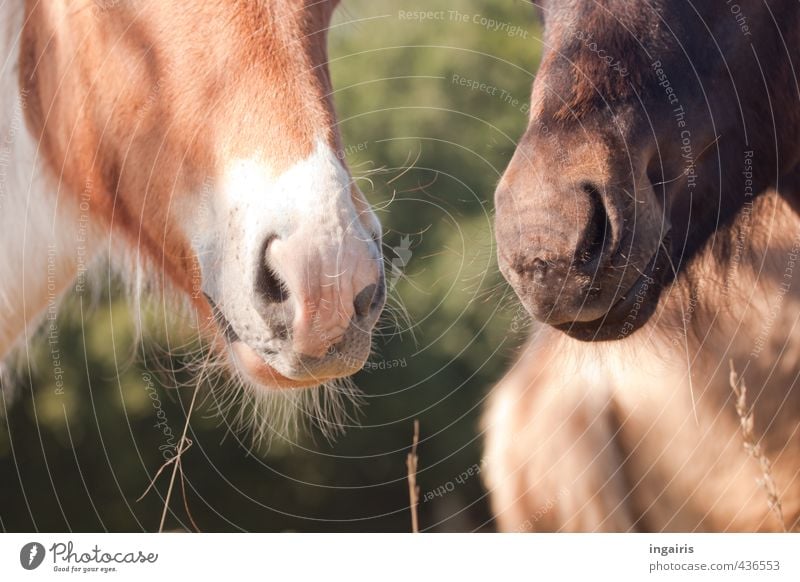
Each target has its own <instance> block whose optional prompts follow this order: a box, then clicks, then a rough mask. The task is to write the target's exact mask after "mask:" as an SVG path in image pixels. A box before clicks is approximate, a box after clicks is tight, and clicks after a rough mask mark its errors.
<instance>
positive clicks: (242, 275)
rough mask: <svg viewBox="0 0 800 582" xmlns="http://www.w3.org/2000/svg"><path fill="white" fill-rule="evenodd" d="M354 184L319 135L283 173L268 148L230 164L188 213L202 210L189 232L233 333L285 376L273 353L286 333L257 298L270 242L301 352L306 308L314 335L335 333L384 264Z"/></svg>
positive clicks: (205, 284)
mask: <svg viewBox="0 0 800 582" xmlns="http://www.w3.org/2000/svg"><path fill="white" fill-rule="evenodd" d="M351 187H352V179H351V178H350V175H349V174H348V172H347V171H346V170H345V168H344V167H343V165H342V163H341V162H340V161H339V160H338V159H337V158H336V156H335V154H334V152H333V151H332V150H331V149H330V148H329V147H328V146H327V144H325V143H324V142H323V141H322V140H318V142H317V144H316V147H315V149H314V151H313V153H312V154H311V155H310V156H309V157H308V158H307V159H305V160H301V161H299V162H297V163H296V164H294V165H293V166H291V167H290V168H289V169H288V170H286V171H285V172H283V173H281V174H280V175H275V173H274V172H273V171H272V170H271V168H270V165H269V163H268V161H267V158H266V157H265V156H262V155H254V156H253V157H251V158H248V159H240V160H233V161H231V162H230V163H229V165H228V168H227V170H226V171H225V172H224V175H223V176H222V178H221V179H220V180H219V183H218V184H216V185H214V186H213V187H212V188H209V189H208V191H207V192H206V193H205V195H204V196H203V197H202V200H201V202H200V203H196V202H193V209H192V210H191V211H190V213H189V214H194V216H195V217H196V218H195V219H193V220H191V222H192V224H190V225H189V237H190V241H191V243H192V246H193V248H194V251H195V252H196V253H197V255H198V257H199V258H200V263H201V268H202V291H203V292H205V293H206V294H208V295H209V296H210V297H211V298H212V299H213V300H214V302H215V303H216V304H217V305H218V307H219V308H220V310H221V311H222V313H223V314H224V315H225V317H226V318H227V319H228V321H229V322H230V324H231V326H232V327H233V328H234V330H235V331H236V332H237V334H238V335H239V336H240V337H241V338H242V339H243V340H244V341H245V342H246V343H248V345H250V347H252V348H253V349H254V350H256V351H257V352H259V354H260V355H262V356H263V357H264V359H265V360H267V361H268V363H269V364H270V365H272V366H273V367H274V368H275V369H277V370H278V371H279V372H281V373H282V374H284V375H289V376H290V375H292V370H291V369H290V368H291V366H290V364H289V363H287V361H286V360H285V358H284V357H282V355H278V356H270V355H269V354H268V353H267V351H268V350H270V349H278V347H279V344H280V341H281V340H280V339H279V338H276V337H275V336H274V333H273V331H272V330H271V329H270V326H269V325H268V322H266V321H264V319H263V317H262V316H261V315H259V313H258V312H257V310H256V305H255V301H254V299H253V295H254V293H255V289H256V277H257V274H258V268H259V267H258V266H259V265H260V264H263V262H264V256H262V255H261V253H262V251H263V249H264V243H265V241H266V240H267V239H268V238H269V237H272V236H275V237H276V239H275V242H274V243H273V244H272V246H271V247H270V250H269V252H268V253H267V254H268V256H269V263H270V266H271V267H272V268H273V270H274V271H275V272H276V273H277V274H278V275H279V276H280V278H281V279H282V280H283V281H284V282H285V283H286V284H287V286H288V287H289V291H290V297H291V301H293V302H294V310H295V325H296V327H295V332H296V333H295V339H296V341H295V346H294V347H295V350H297V351H300V352H302V353H307V351H305V350H303V349H302V348H303V347H304V346H303V345H298V341H299V340H298V338H301V339H302V335H303V334H302V330H298V329H297V325H298V321H299V320H301V319H302V318H303V314H304V313H306V311H307V310H308V309H312V310H314V311H315V313H316V315H317V319H316V320H315V328H314V330H313V331H310V333H312V334H317V335H318V336H319V337H323V338H324V337H329V338H334V337H337V335H339V334H340V333H341V332H342V331H344V329H345V328H346V327H347V325H348V323H349V321H350V318H351V316H352V312H353V307H352V302H353V297H354V294H355V293H358V292H359V291H360V290H361V289H363V288H364V287H365V286H367V285H369V284H371V283H375V282H376V280H377V273H378V271H379V269H380V257H379V256H377V247H376V246H375V245H373V244H371V239H372V237H373V235H376V236H380V234H379V233H380V226H379V224H378V222H377V219H376V218H375V216H374V215H373V214H372V213H371V212H369V213H366V214H360V213H359V212H358V210H357V209H356V207H355V205H354V203H353V200H352V196H351ZM209 198H210V199H209ZM362 221H364V222H366V225H367V226H366V227H365V226H364V224H362ZM320 314H321V316H320ZM300 323H301V324H302V322H300ZM298 348H299V349H298ZM283 351H284V350H281V352H283Z"/></svg>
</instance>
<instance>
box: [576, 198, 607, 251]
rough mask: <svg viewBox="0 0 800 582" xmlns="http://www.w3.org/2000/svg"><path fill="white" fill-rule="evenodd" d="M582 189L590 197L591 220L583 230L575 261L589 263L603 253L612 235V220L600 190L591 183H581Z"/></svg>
mask: <svg viewBox="0 0 800 582" xmlns="http://www.w3.org/2000/svg"><path fill="white" fill-rule="evenodd" d="M581 189H583V191H584V192H585V193H586V195H587V196H588V197H589V204H590V209H589V222H588V224H587V225H586V229H585V230H584V232H583V237H582V242H581V243H580V246H579V247H578V249H577V251H576V254H575V262H576V263H578V264H582V265H585V264H588V263H591V262H592V261H594V260H595V259H598V258H599V257H600V256H601V255H602V254H603V248H604V246H605V244H606V237H609V238H610V237H611V222H610V221H609V219H608V213H607V212H606V207H605V204H603V197H602V195H601V194H600V190H598V189H597V187H596V186H595V185H594V184H592V183H590V182H584V183H583V184H581Z"/></svg>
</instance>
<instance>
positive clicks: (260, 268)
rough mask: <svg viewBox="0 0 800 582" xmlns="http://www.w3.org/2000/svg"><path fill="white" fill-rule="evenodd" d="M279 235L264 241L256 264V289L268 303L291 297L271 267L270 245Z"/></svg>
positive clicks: (281, 301) (282, 300) (284, 284)
mask: <svg viewBox="0 0 800 582" xmlns="http://www.w3.org/2000/svg"><path fill="white" fill-rule="evenodd" d="M277 238H278V237H277V236H276V235H272V236H270V237H269V238H267V240H266V241H265V242H264V246H263V248H262V251H261V253H260V254H259V255H258V258H259V263H258V265H256V269H257V272H256V291H257V292H258V293H259V294H260V295H261V296H262V297H263V298H264V300H265V301H266V302H267V303H283V302H284V301H286V300H287V299H288V298H289V289H288V288H287V287H286V283H284V282H283V281H282V280H281V278H280V277H279V276H278V274H277V273H276V272H275V271H274V269H273V268H272V267H270V262H269V247H270V245H271V244H272V243H273V241H274V240H275V239H277Z"/></svg>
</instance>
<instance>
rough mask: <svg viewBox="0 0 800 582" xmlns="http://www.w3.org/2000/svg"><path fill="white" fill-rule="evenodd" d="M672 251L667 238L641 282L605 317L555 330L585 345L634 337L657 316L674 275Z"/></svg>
mask: <svg viewBox="0 0 800 582" xmlns="http://www.w3.org/2000/svg"><path fill="white" fill-rule="evenodd" d="M670 248H671V242H670V237H669V236H667V237H665V238H664V239H663V240H662V244H661V245H660V246H659V248H658V250H657V251H656V253H655V255H654V256H653V257H652V258H651V259H650V261H649V263H648V265H647V267H646V268H645V269H644V270H643V271H642V272H641V274H640V276H639V278H638V279H636V281H634V283H633V284H632V285H631V286H630V288H629V289H628V290H627V291H626V292H625V293H624V294H622V296H621V297H620V298H619V300H618V301H617V302H616V303H615V304H614V305H612V306H611V309H609V310H608V312H606V314H605V315H603V316H602V317H600V318H598V319H595V320H593V321H573V322H570V323H564V324H559V325H554V326H553V327H554V328H555V329H558V330H560V331H562V332H564V333H565V334H567V335H568V336H570V337H571V338H573V339H576V340H579V341H584V342H608V341H619V340H624V339H626V338H628V337H630V336H631V335H632V334H633V333H634V332H636V331H638V330H639V329H641V328H642V327H644V325H645V324H646V323H647V322H648V321H649V320H650V318H651V317H652V316H653V314H654V313H655V312H656V308H657V307H658V302H659V298H660V296H661V292H662V291H663V289H664V286H665V284H666V283H667V282H668V280H669V276H670V275H671V274H672V270H671V268H670V263H671V261H670V250H669V249H670Z"/></svg>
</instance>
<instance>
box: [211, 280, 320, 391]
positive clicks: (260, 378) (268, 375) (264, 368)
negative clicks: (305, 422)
mask: <svg viewBox="0 0 800 582" xmlns="http://www.w3.org/2000/svg"><path fill="white" fill-rule="evenodd" d="M204 295H205V297H206V301H208V304H209V305H210V306H211V309H212V311H213V313H214V320H215V321H216V322H217V325H218V326H219V327H220V329H222V331H223V333H224V334H225V341H226V343H227V344H228V348H229V349H230V351H231V354H232V356H233V358H234V359H235V360H236V363H237V365H238V367H240V368H242V371H243V372H244V373H245V374H246V375H247V376H248V377H250V378H252V379H254V380H255V383H257V384H261V385H263V386H265V387H266V388H268V389H275V388H278V389H280V388H310V387H312V386H319V385H320V384H322V383H323V382H324V381H325V380H326V379H325V378H322V379H320V378H307V379H304V380H295V379H293V378H288V377H286V376H284V375H283V374H281V373H280V372H278V370H276V369H275V368H274V367H272V366H270V365H269V364H268V363H267V362H266V361H265V360H264V358H263V357H262V356H261V355H260V354H258V353H257V352H256V351H255V350H254V349H253V348H251V347H250V346H248V345H247V343H245V342H244V341H242V340H241V339H240V338H239V335H238V334H237V333H236V330H235V329H233V326H232V325H231V323H230V322H229V321H228V318H226V317H225V315H224V314H223V313H222V310H221V309H220V308H219V307H218V306H217V304H216V302H215V301H214V300H213V299H211V297H209V296H208V294H206V293H204ZM243 360H247V361H246V362H245V361H243Z"/></svg>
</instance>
